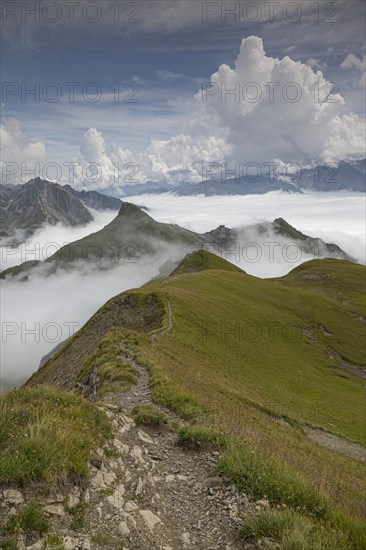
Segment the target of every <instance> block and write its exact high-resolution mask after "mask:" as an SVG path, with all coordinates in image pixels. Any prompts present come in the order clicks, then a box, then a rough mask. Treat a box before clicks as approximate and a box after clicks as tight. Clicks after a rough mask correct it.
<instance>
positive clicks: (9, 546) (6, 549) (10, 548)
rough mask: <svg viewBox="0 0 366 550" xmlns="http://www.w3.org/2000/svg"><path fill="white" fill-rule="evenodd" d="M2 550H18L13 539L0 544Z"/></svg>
mask: <svg viewBox="0 0 366 550" xmlns="http://www.w3.org/2000/svg"><path fill="white" fill-rule="evenodd" d="M0 548H1V549H2V550H18V543H17V540H16V538H15V537H10V538H8V539H6V540H4V542H2V543H1V544H0Z"/></svg>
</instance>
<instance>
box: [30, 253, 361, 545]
mask: <svg viewBox="0 0 366 550" xmlns="http://www.w3.org/2000/svg"><path fill="white" fill-rule="evenodd" d="M197 254H201V255H202V252H200V253H197ZM204 260H205V259H204V258H202V257H201V258H200V257H194V255H193V257H192V256H190V257H189V258H188V260H187V261H186V262H183V264H182V265H181V266H180V267H178V269H177V270H176V271H175V272H174V274H173V275H172V276H171V277H168V278H165V279H160V280H154V281H151V282H150V283H148V284H147V285H145V286H144V287H142V288H141V289H140V290H139V292H138V296H139V300H140V303H145V299H146V297H148V296H151V295H153V296H154V297H155V299H154V303H158V304H159V305H160V306H161V305H164V306H165V316H164V318H163V317H162V314H161V313H160V315H159V322H158V323H153V324H152V325H151V326H149V325H148V324H147V325H144V327H145V328H144V329H142V328H141V327H140V326H138V324H136V323H135V324H133V323H131V322H128V323H125V322H124V321H123V320H124V318H125V317H119V319H120V320H121V324H120V326H121V327H125V328H124V330H123V331H122V332H123V334H124V336H123V339H124V340H126V338H127V336H126V329H127V330H128V332H129V337H128V338H127V339H128V342H125V345H126V347H127V348H129V349H133V350H134V351H135V353H136V359H137V360H138V361H139V362H140V363H141V364H142V365H144V366H146V367H147V368H148V369H149V370H150V372H151V383H152V394H153V398H154V400H156V401H157V402H159V403H161V404H163V405H165V406H167V407H169V408H171V409H174V410H175V411H176V412H178V413H179V414H180V415H181V416H182V417H184V418H187V419H191V420H193V421H195V423H196V426H195V433H194V435H192V433H184V434H181V439H182V440H184V441H185V442H187V441H189V440H190V439H191V438H195V439H196V440H199V439H200V438H201V439H204V440H205V438H206V442H208V443H210V444H212V443H215V444H216V443H219V444H220V445H222V448H223V451H224V455H223V458H222V462H221V467H222V469H223V470H222V471H223V472H225V473H226V474H227V475H228V476H229V477H231V478H232V479H233V480H234V481H236V482H237V483H238V484H239V485H240V484H241V485H242V487H243V489H245V490H246V491H247V492H248V493H250V494H253V495H254V496H255V497H258V496H267V497H268V498H269V499H270V500H271V502H272V503H273V504H275V503H277V504H278V503H279V504H286V505H288V506H291V507H295V508H297V507H300V508H301V510H300V511H301V512H302V513H304V514H307V515H309V514H310V515H311V517H312V518H313V519H314V518H315V517H318V516H319V518H320V519H321V520H322V521H328V522H329V521H331V522H333V523H332V525H333V524H337V526H338V527H340V528H341V529H342V530H343V531H345V532H348V533H351V536H352V540H353V541H354V543H355V547H357V548H363V547H364V546H363V545H365V544H366V542H365V538H366V535H365V531H364V528H363V527H362V526H361V524H360V518H361V517H362V516H363V515H364V514H365V512H366V509H365V499H364V497H365V491H363V490H360V488H361V489H362V488H364V479H365V474H366V468H365V465H364V464H362V463H361V462H359V461H357V460H354V459H351V458H349V457H348V456H346V455H343V454H341V453H338V452H335V451H332V450H329V449H327V448H324V447H321V446H319V445H318V444H316V443H314V442H312V441H311V440H310V439H308V437H307V436H306V434H305V432H304V428H306V426H308V425H309V426H312V427H315V428H318V429H319V430H324V431H327V432H330V433H332V434H335V435H338V436H341V437H342V438H345V439H349V440H351V441H354V442H356V443H359V444H362V445H365V409H364V400H363V399H364V381H363V380H361V379H360V378H358V377H357V376H355V375H354V374H352V373H351V372H349V371H348V370H347V369H345V368H344V366H343V365H342V361H347V362H348V363H352V364H353V366H354V367H355V369H356V370H357V369H358V368H359V369H360V371H359V372H361V367H362V365H364V364H365V362H366V361H365V350H364V347H363V345H362V342H363V340H364V337H365V304H364V299H363V291H364V276H365V269H364V268H363V267H361V266H358V265H356V264H352V263H350V262H346V261H340V260H318V261H313V262H308V263H306V264H303V266H300V267H299V268H297V269H295V270H294V271H293V272H291V273H290V274H289V275H288V276H286V277H283V278H281V279H275V280H260V279H256V278H254V277H251V276H248V275H246V274H245V273H243V272H241V271H240V270H237V269H235V267H234V269H233V266H231V265H230V264H227V263H226V262H225V261H223V260H220V259H219V258H217V257H212V255H209V254H207V262H206V268H205V261H204ZM131 294H133V293H132V292H131V291H129V293H128V295H131ZM126 295H127V293H125V294H123V295H120V296H117V297H116V298H114V299H112V300H110V301H109V302H108V304H107V306H108V312H109V313H108V315H109V314H112V313H111V312H115V311H116V310H118V307H119V304H120V303H121V298H122V297H123V296H126ZM144 296H145V298H143V297H144ZM168 303H169V304H170V309H171V311H172V318H171V323H170V322H168V320H169V319H168V318H169V308H168V307H167V304H168ZM98 315H100V316H101V318H104V317H103V316H104V315H105V311H104V309H103V308H102V310H100V312H99V313H98ZM113 315H115V313H113ZM114 318H115V319H116V317H114ZM131 318H134V317H133V315H132V317H131ZM97 325H98V323H97V322H96V321H95V320H94V322H93V323H91V324H88V325H86V326H85V327H84V329H83V331H84V336H83V337H84V338H86V340H87V341H91V340H93V341H94V348H93V349H95V346H96V345H97V344H98V342H99V340H100V338H98V337H96V332H95V327H96V326H97ZM115 326H116V325H115ZM152 331H153V332H154V337H153V338H152V337H151V332H152ZM97 334H98V333H97ZM77 338H78V335H76V337H75V338H74V339H73V341H71V342H70V345H69V348H68V349H69V352H68V353H69V355H68V356H67V357H66V356H65V355H64V353H65V351H63V350H61V352H60V353H59V355H58V357H57V359H56V360H54V361H52V360H51V361H50V362H49V364H48V367H47V368H46V369H44V370H43V373H41V376H43V377H44V376H45V377H48V378H49V380H50V381H52V380H53V377H54V376H55V374H56V373H57V369H58V368H59V366H60V365H63V364H65V361H66V359H67V360H68V361H70V360H71V362H73V361H74V358H77V357H78V355H77V353H78V350H79V347H78V345H76V342H77ZM339 358H340V359H339ZM73 364H74V365H75V368H77V371H76V372H75V377H77V373H78V372H79V369H80V367H81V363H80V361H79V362H77V361H74V363H73ZM76 365H77V367H76ZM39 376H40V375H39V374H38V373H36V374H35V375H34V377H33V380H32V381H31V383H37V379H38V377H39ZM207 429H208V430H210V435H206V436H205V435H204V434H205V433H206V430H207ZM215 433H217V434H219V436H218V437H216V435H215ZM223 436H224V440H225V445H223V440H222V437H223ZM248 457H249V458H250V457H252V458H253V460H252V461H250V460H249V459H248ZM317 510H318V512H319V513H317ZM319 518H318V519H319ZM318 519H317V520H316V521H318ZM295 523H296V521H295V520H294V525H295ZM305 527H306V526H305ZM305 527H304V528H305ZM304 536H305V534H304ZM309 536H310V535H309ZM311 536H312V535H311ZM309 540H310V539H309ZM323 547H325V546H323ZM319 548H320V547H319Z"/></svg>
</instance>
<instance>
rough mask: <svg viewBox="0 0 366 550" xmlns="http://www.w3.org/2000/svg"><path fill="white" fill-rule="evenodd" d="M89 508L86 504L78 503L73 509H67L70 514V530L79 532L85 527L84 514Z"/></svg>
mask: <svg viewBox="0 0 366 550" xmlns="http://www.w3.org/2000/svg"><path fill="white" fill-rule="evenodd" d="M88 508H89V505H88V504H87V503H86V502H83V501H81V502H79V503H78V504H77V505H76V506H74V507H73V508H68V509H67V511H68V512H69V514H71V516H72V518H71V529H73V530H74V531H80V530H81V529H82V528H83V527H84V525H85V512H86V511H87V509H88Z"/></svg>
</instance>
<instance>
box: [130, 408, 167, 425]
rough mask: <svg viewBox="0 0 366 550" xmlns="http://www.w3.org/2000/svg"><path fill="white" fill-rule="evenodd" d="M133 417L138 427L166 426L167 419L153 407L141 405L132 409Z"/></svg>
mask: <svg viewBox="0 0 366 550" xmlns="http://www.w3.org/2000/svg"><path fill="white" fill-rule="evenodd" d="M132 412H133V417H134V420H135V422H136V424H137V425H138V426H141V425H145V426H162V425H165V424H168V417H167V416H166V414H164V413H163V412H161V411H159V409H157V408H156V407H154V405H149V404H143V405H137V407H135V408H134V410H133V411H132Z"/></svg>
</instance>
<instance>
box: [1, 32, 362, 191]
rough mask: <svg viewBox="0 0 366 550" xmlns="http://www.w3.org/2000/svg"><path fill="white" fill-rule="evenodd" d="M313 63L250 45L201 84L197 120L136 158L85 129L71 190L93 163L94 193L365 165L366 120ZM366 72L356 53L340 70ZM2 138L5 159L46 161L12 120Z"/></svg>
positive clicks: (254, 40) (257, 41)
mask: <svg viewBox="0 0 366 550" xmlns="http://www.w3.org/2000/svg"><path fill="white" fill-rule="evenodd" d="M309 61H312V62H311V63H310V62H309ZM309 61H307V62H306V63H302V62H300V61H294V60H293V59H291V57H290V56H289V55H286V56H285V57H283V58H281V59H279V58H275V57H270V56H269V55H267V54H266V51H265V49H264V44H263V40H262V38H259V37H258V36H249V37H247V38H244V39H243V40H242V42H241V45H240V50H239V54H238V56H237V58H236V60H235V63H234V65H233V66H232V67H231V66H229V65H227V64H223V65H221V66H220V67H219V68H218V70H217V71H216V72H215V73H213V74H212V75H211V77H210V78H209V79H208V80H207V82H205V83H203V85H202V88H201V90H199V91H198V92H197V93H196V95H195V105H196V109H195V111H194V113H192V115H191V118H190V119H189V120H188V121H187V122H186V123H185V125H184V127H182V128H181V129H180V132H178V133H177V134H176V135H174V136H172V137H170V138H168V139H162V140H161V139H159V140H157V139H153V140H151V142H150V143H149V145H148V146H147V148H146V149H145V150H143V151H134V150H131V149H128V148H125V147H122V146H121V145H119V144H118V143H107V142H106V140H105V138H104V136H103V132H102V130H101V129H100V128H97V127H91V128H89V129H88V130H86V131H85V133H84V135H83V138H82V139H83V141H82V143H81V145H80V149H79V158H78V159H72V160H77V161H78V162H79V163H80V166H79V167H76V168H75V169H74V175H75V180H74V182H71V183H74V184H76V185H78V186H83V185H85V173H84V175H83V169H82V167H83V166H85V164H87V163H94V164H95V165H97V166H98V167H99V174H98V176H97V177H96V178H94V179H93V180H92V181H90V179H88V188H98V189H103V188H109V187H112V188H119V187H121V186H123V185H124V184H131V183H132V184H135V183H144V182H146V181H159V182H160V181H162V182H164V181H166V182H169V183H174V182H175V183H177V184H179V183H180V182H199V181H201V180H202V179H203V178H202V172H203V168H202V164H203V163H204V164H206V165H207V163H223V162H225V163H227V165H228V166H229V167H230V166H232V167H234V165H235V163H239V164H240V165H242V166H244V165H247V164H248V163H258V164H260V165H261V166H262V167H263V171H265V168H264V167H265V164H266V163H272V162H279V163H297V164H301V165H305V166H306V165H309V164H311V163H312V162H322V163H328V162H334V161H340V160H354V159H360V158H364V157H365V146H364V121H363V119H361V118H360V117H359V116H357V115H356V114H354V113H352V112H350V111H349V110H347V106H346V102H345V99H344V98H343V97H342V95H341V94H340V93H339V92H338V91H337V89H336V87H334V85H333V84H332V83H331V82H329V81H328V80H327V79H326V78H325V76H324V74H323V72H322V71H320V70H316V67H317V63H314V60H309ZM315 61H316V60H315ZM363 66H364V61H363V60H361V59H358V58H357V57H356V56H354V55H353V54H351V55H349V56H348V57H347V58H346V59H345V60H344V62H343V63H342V68H343V69H345V70H346V69H352V68H353V69H356V70H357V71H361V70H362V67H363ZM170 76H171V75H170ZM2 131H3V132H4V136H5V139H4V144H5V145H4V153H5V154H4V155H3V158H5V159H14V158H15V159H18V158H20V157H24V158H29V156H30V153H32V155H31V156H33V158H34V159H36V158H38V157H42V156H44V154H45V150H44V145H43V144H42V143H41V142H36V143H28V144H24V135H23V134H22V132H21V129H20V126H19V123H18V122H16V121H15V120H14V119H11V121H10V122H7V123H6V124H5V125H4V127H3V130H2ZM121 131H123V121H121ZM68 175H69V173H67V176H68ZM65 181H67V179H66V180H65ZM68 181H70V180H68Z"/></svg>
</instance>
